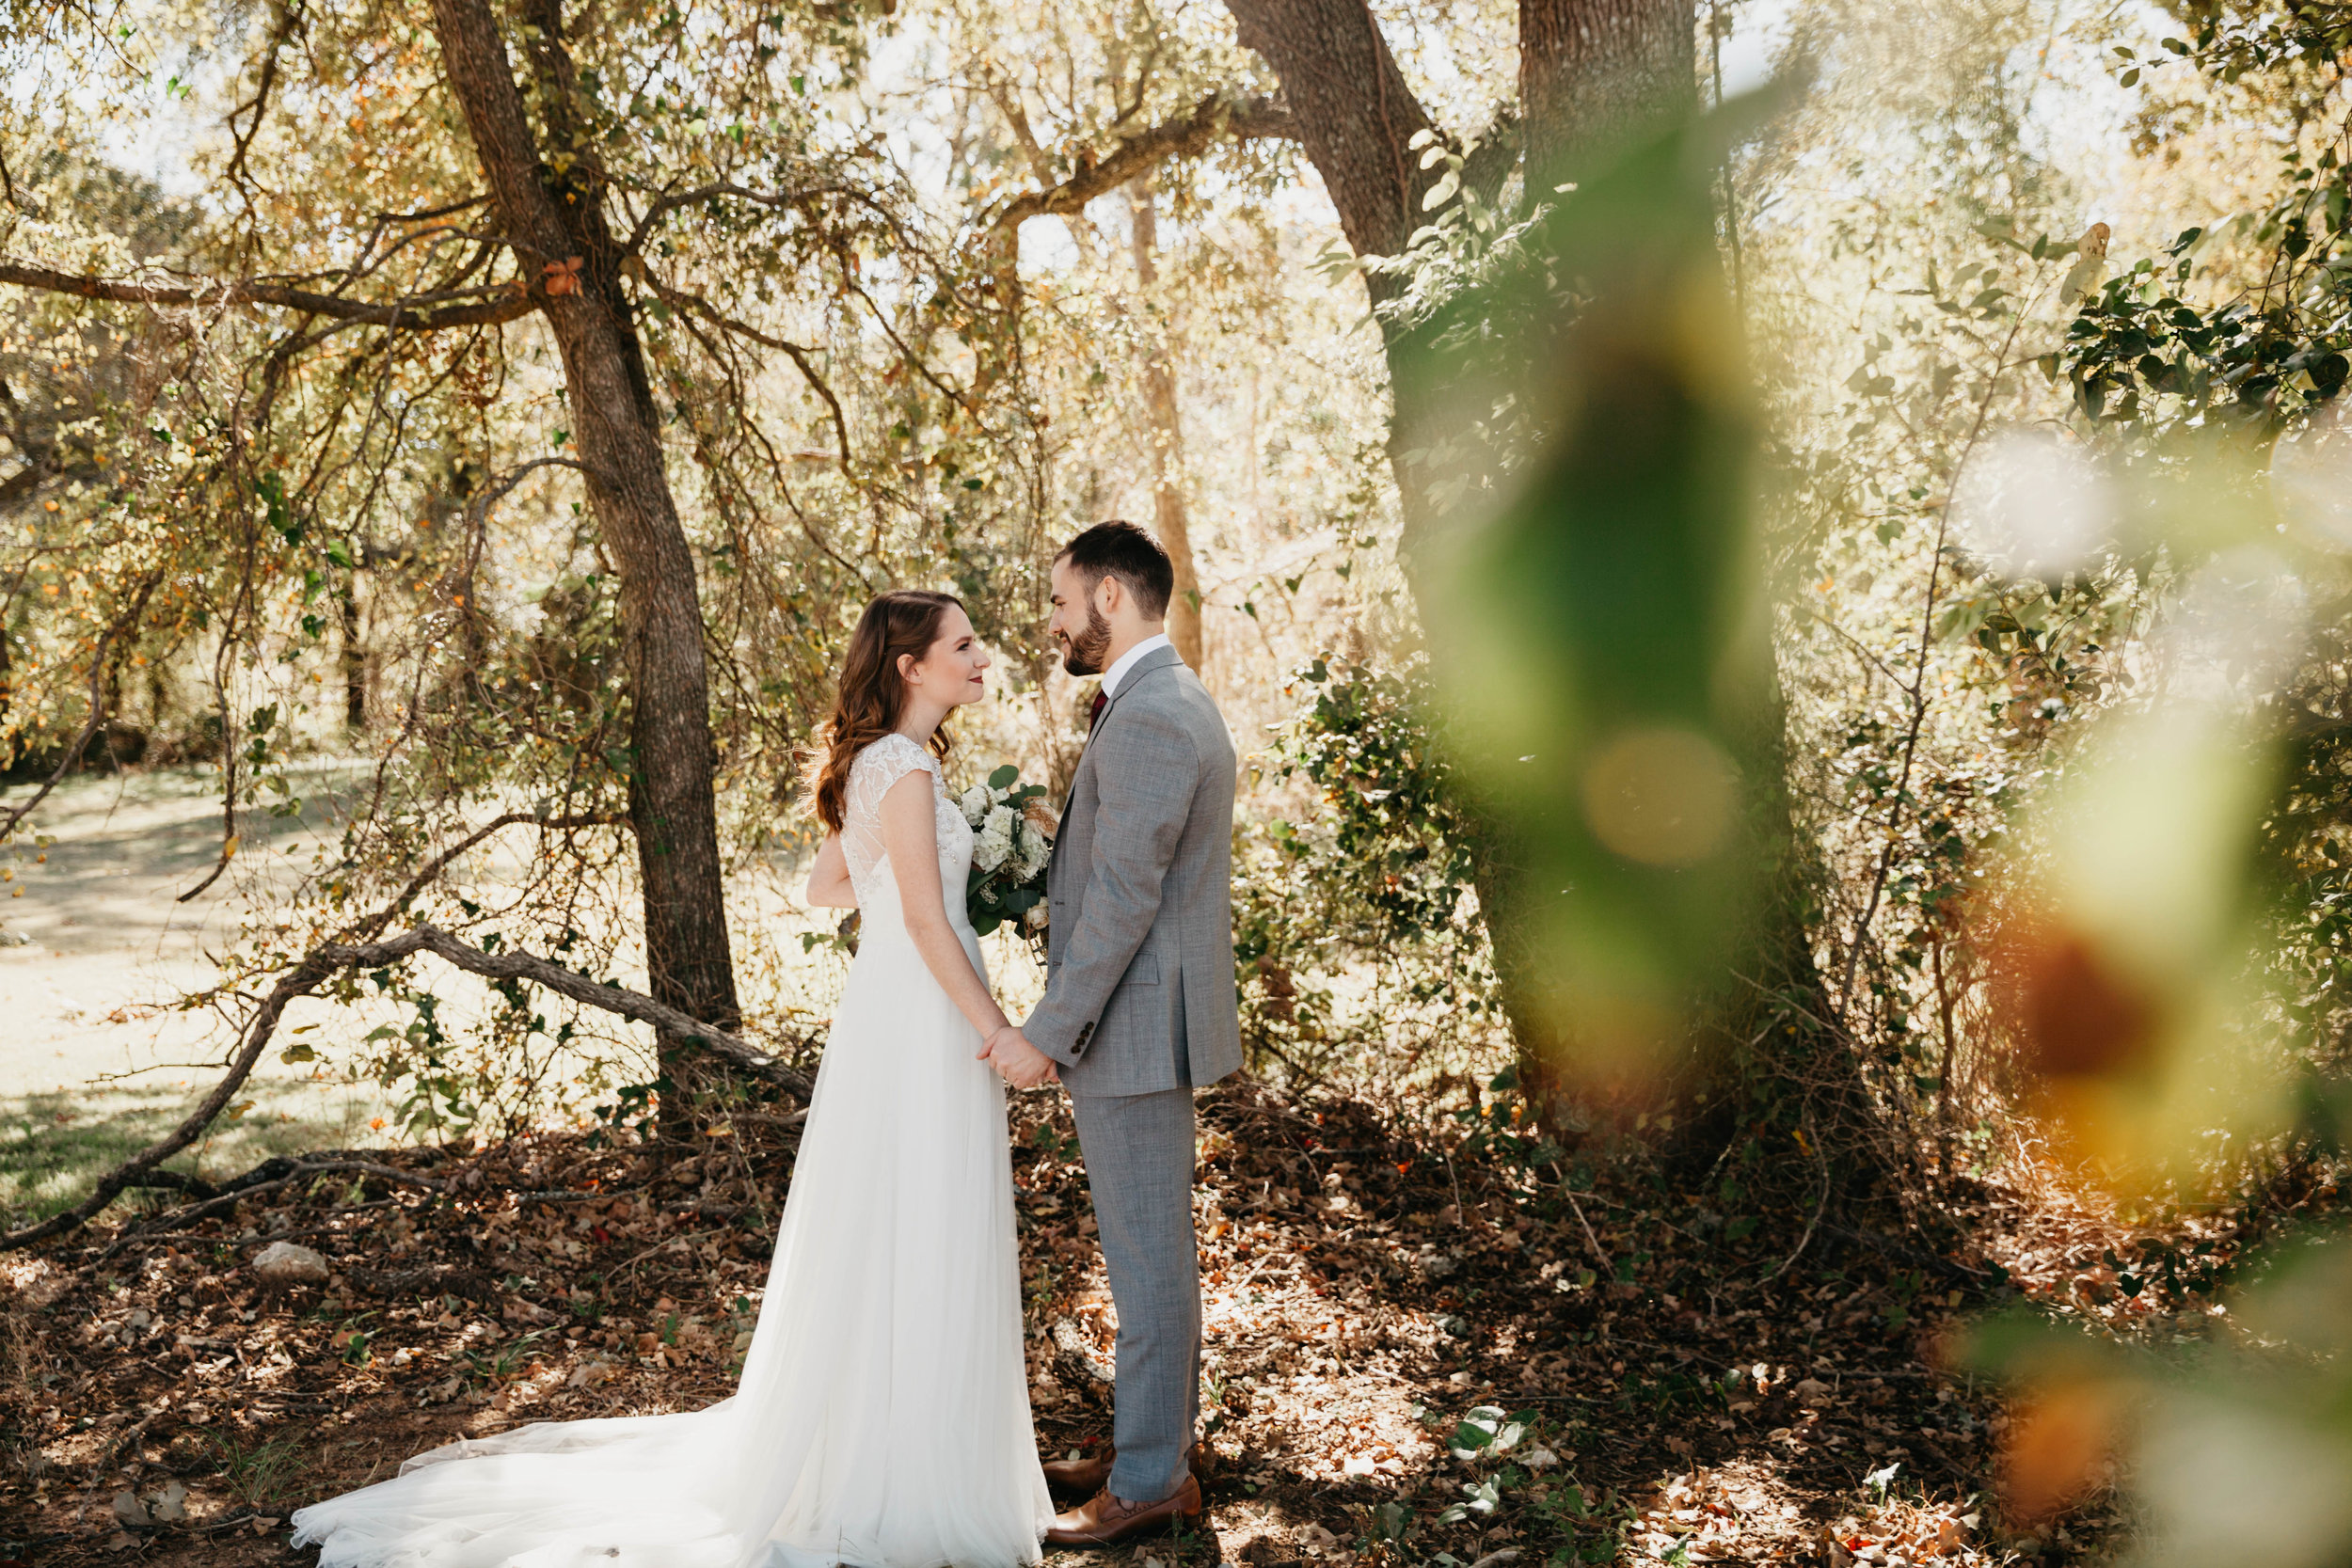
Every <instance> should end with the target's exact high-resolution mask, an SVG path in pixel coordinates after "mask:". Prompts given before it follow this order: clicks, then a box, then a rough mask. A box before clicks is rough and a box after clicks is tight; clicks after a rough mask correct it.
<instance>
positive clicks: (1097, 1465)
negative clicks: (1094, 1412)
mask: <svg viewBox="0 0 2352 1568" xmlns="http://www.w3.org/2000/svg"><path fill="white" fill-rule="evenodd" d="M1214 1457H1215V1454H1214V1453H1213V1451H1212V1450H1211V1449H1210V1448H1209V1446H1208V1445H1207V1444H1206V1443H1195V1444H1194V1445H1193V1446H1192V1447H1191V1448H1188V1449H1185V1450H1184V1468H1185V1469H1187V1470H1190V1471H1191V1472H1192V1479H1193V1480H1195V1481H1199V1482H1200V1484H1201V1485H1202V1486H1203V1487H1206V1486H1207V1485H1208V1484H1209V1465H1210V1462H1211V1460H1212V1459H1213V1458H1214ZM1118 1458H1119V1449H1118V1446H1117V1445H1116V1444H1111V1443H1105V1444H1104V1445H1103V1446H1102V1447H1101V1448H1100V1449H1096V1450H1095V1451H1094V1452H1092V1453H1090V1454H1086V1455H1084V1456H1082V1457H1080V1458H1077V1459H1049V1460H1047V1461H1046V1462H1045V1464H1044V1465H1043V1469H1044V1471H1045V1484H1046V1485H1048V1486H1050V1487H1052V1488H1053V1489H1054V1491H1055V1492H1056V1493H1057V1494H1059V1495H1060V1496H1062V1497H1092V1496H1094V1494H1096V1493H1097V1492H1100V1491H1101V1490H1103V1488H1104V1487H1105V1486H1108V1485H1109V1484H1110V1480H1111V1465H1112V1464H1113V1463H1114V1462H1116V1461H1117V1460H1118Z"/></svg>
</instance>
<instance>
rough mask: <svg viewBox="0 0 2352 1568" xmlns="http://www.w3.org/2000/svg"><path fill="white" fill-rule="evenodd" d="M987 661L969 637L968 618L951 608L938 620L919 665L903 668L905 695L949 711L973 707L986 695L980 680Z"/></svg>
mask: <svg viewBox="0 0 2352 1568" xmlns="http://www.w3.org/2000/svg"><path fill="white" fill-rule="evenodd" d="M989 663H990V660H989V657H988V650H987V649H985V648H983V647H981V646H980V640H979V639H978V638H977V636H975V635H973V631H972V621H971V617H969V616H967V615H965V614H964V612H963V611H962V610H958V609H957V608H955V606H953V605H949V606H948V607H947V610H946V613H945V614H944V615H942V616H941V617H940V618H939V636H938V637H937V638H936V639H935V640H934V641H932V643H931V645H930V651H929V652H927V653H925V654H924V655H923V657H922V661H921V662H920V663H915V664H909V665H907V666H906V668H905V674H906V683H907V689H908V690H909V691H911V692H913V693H915V694H917V695H920V696H924V697H929V698H930V700H931V701H933V702H935V703H946V705H948V706H949V707H961V706H962V705H964V704H966V703H977V702H978V701H979V700H980V699H981V698H982V697H985V696H987V695H988V686H987V684H986V683H985V682H984V681H983V680H982V679H981V678H980V673H981V672H982V671H984V670H986V669H987V668H988V666H989Z"/></svg>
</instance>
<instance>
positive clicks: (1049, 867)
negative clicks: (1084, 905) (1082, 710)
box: [1045, 645, 1184, 888]
mask: <svg viewBox="0 0 2352 1568" xmlns="http://www.w3.org/2000/svg"><path fill="white" fill-rule="evenodd" d="M1183 662H1184V660H1183V659H1181V658H1179V657H1177V655H1176V650H1175V649H1174V648H1172V647H1168V646H1165V645H1164V646H1161V647H1157V648H1154V649H1152V651H1151V652H1150V653H1148V654H1146V655H1144V656H1143V657H1141V658H1139V659H1137V660H1136V662H1135V665H1134V667H1133V668H1132V669H1130V670H1129V671H1128V672H1127V678H1126V679H1124V680H1122V681H1120V683H1119V689H1118V690H1116V691H1114V692H1112V693H1111V700H1110V701H1109V702H1107V703H1104V705H1103V711H1102V712H1101V713H1100V714H1099V715H1097V716H1096V718H1095V721H1094V723H1093V725H1092V727H1091V728H1089V730H1088V731H1087V738H1086V745H1085V747H1084V748H1083V749H1081V750H1080V751H1079V752H1078V766H1077V767H1075V768H1072V769H1071V771H1070V794H1069V796H1068V798H1067V799H1065V800H1063V801H1062V803H1061V816H1060V817H1059V818H1058V819H1057V821H1056V822H1055V825H1054V850H1053V853H1052V855H1050V856H1049V857H1048V858H1047V860H1046V863H1045V881H1046V886H1047V887H1048V888H1051V887H1052V886H1053V880H1054V867H1055V865H1056V863H1058V862H1059V861H1060V859H1061V841H1062V837H1063V834H1064V832H1066V831H1067V830H1068V828H1069V826H1070V808H1071V807H1072V806H1073V804H1075V803H1076V801H1077V799H1078V776H1079V775H1080V774H1081V773H1084V772H1085V771H1086V766H1087V757H1088V755H1089V753H1091V752H1093V750H1094V737H1095V736H1098V735H1101V734H1102V733H1103V726H1104V725H1105V724H1107V723H1109V722H1110V721H1111V711H1112V710H1113V709H1114V708H1116V707H1118V706H1119V705H1120V703H1122V702H1124V701H1126V699H1127V697H1128V695H1129V694H1130V693H1131V692H1133V691H1134V690H1135V689H1136V687H1138V686H1140V685H1142V684H1143V678H1144V676H1146V675H1148V674H1151V673H1152V672H1154V671H1157V670H1162V669H1165V668H1166V667H1168V665H1170V664H1182V663H1183Z"/></svg>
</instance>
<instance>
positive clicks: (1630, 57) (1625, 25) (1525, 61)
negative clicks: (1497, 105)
mask: <svg viewBox="0 0 2352 1568" xmlns="http://www.w3.org/2000/svg"><path fill="white" fill-rule="evenodd" d="M1697 23H1698V18H1697V14H1696V8H1695V7H1694V6H1693V5H1692V0H1519V103H1520V107H1521V112H1522V113H1523V114H1524V116H1525V117H1526V118H1525V119H1524V121H1523V124H1524V126H1525V131H1524V136H1525V141H1526V145H1527V167H1528V171H1529V175H1530V179H1529V181H1528V186H1529V188H1530V189H1531V190H1537V191H1548V190H1549V189H1551V188H1552V187H1553V186H1555V185H1558V184H1561V183H1564V182H1568V181H1572V180H1575V179H1577V178H1579V176H1580V175H1581V173H1583V172H1584V171H1586V170H1588V169H1591V168H1593V167H1594V166H1596V165H1597V164H1599V163H1602V162H1605V161H1607V159H1608V158H1609V157H1610V156H1611V155H1612V154H1613V153H1614V152H1615V151H1617V150H1619V149H1621V148H1622V147H1624V146H1625V145H1626V144H1627V143H1628V142H1629V141H1632V140H1634V139H1636V138H1637V137H1639V136H1641V135H1643V133H1645V131H1648V130H1650V129H1651V128H1652V127H1654V126H1658V125H1661V124H1664V123H1668V122H1671V121H1673V120H1675V119H1680V118H1682V117H1684V116H1687V115H1688V114H1690V112H1691V111H1692V109H1694V108H1695V107H1697V104H1698V60H1697V56H1696V53H1695V48H1696V31H1697Z"/></svg>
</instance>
